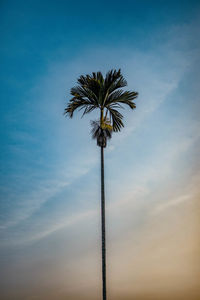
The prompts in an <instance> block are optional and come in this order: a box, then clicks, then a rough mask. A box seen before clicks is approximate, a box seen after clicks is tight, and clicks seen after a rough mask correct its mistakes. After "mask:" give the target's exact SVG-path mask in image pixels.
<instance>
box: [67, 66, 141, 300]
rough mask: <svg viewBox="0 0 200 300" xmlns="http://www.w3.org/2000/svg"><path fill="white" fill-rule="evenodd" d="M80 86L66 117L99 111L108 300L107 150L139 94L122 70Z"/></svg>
mask: <svg viewBox="0 0 200 300" xmlns="http://www.w3.org/2000/svg"><path fill="white" fill-rule="evenodd" d="M77 84H78V85H77V86H75V87H73V88H72V89H71V95H72V96H73V97H72V99H71V100H70V102H69V103H68V104H67V107H66V108H65V112H64V114H66V115H68V116H69V117H70V118H72V117H73V114H74V111H75V110H77V109H78V110H83V114H82V115H83V116H84V115H85V114H87V113H89V112H91V111H93V110H95V109H99V111H100V118H99V120H97V121H91V125H92V131H91V132H92V137H93V138H94V139H96V140H97V145H98V146H99V147H100V148H101V238H102V282H103V284H102V295H103V300H106V234H105V192H104V148H105V147H106V145H107V139H110V138H111V136H112V132H118V131H120V130H121V128H122V127H124V124H123V122H122V119H123V115H122V114H121V113H120V112H119V111H118V109H120V108H123V105H128V106H129V107H130V108H131V109H135V108H136V105H135V103H134V102H133V100H134V99H135V98H136V97H137V96H138V93H137V92H134V91H124V90H123V89H122V88H123V87H125V86H126V85H127V82H126V80H125V79H124V77H123V75H122V74H121V70H120V69H119V70H118V71H117V70H110V71H109V72H107V74H106V76H105V78H104V77H103V75H102V73H101V72H96V73H95V72H93V73H92V74H91V75H86V76H83V75H82V76H80V77H79V78H78V80H77Z"/></svg>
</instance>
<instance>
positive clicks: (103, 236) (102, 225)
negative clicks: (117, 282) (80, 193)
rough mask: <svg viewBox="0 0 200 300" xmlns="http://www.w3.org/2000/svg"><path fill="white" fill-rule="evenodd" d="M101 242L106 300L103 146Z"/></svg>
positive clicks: (104, 295)
mask: <svg viewBox="0 0 200 300" xmlns="http://www.w3.org/2000/svg"><path fill="white" fill-rule="evenodd" d="M101 242H102V283H103V286H102V295H103V300H106V228H105V191H104V148H103V147H102V146H101Z"/></svg>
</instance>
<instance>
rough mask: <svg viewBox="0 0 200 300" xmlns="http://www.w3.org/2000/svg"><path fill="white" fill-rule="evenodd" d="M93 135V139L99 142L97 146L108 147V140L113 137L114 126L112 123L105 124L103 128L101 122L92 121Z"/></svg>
mask: <svg viewBox="0 0 200 300" xmlns="http://www.w3.org/2000/svg"><path fill="white" fill-rule="evenodd" d="M91 126H92V129H91V134H92V138H93V139H95V140H97V145H98V146H100V147H106V144H107V140H108V139H111V137H112V126H111V125H110V123H106V122H104V125H103V127H102V126H101V125H100V121H91Z"/></svg>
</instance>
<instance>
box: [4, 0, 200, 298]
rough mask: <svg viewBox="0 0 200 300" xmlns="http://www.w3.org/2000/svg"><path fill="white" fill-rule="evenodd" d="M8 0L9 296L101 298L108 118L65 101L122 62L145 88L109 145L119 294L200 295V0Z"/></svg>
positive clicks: (111, 231) (114, 279)
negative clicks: (67, 113) (71, 111)
mask: <svg viewBox="0 0 200 300" xmlns="http://www.w3.org/2000/svg"><path fill="white" fill-rule="evenodd" d="M0 7H1V9H0V11H1V12H0V14H1V17H0V24H1V35H0V38H1V50H0V53H1V55H0V57H1V58H0V59H1V70H0V76H1V81H0V91H1V113H2V114H1V129H2V130H1V133H0V135H1V174H0V178H1V185H0V188H1V202H0V238H1V246H0V253H1V270H2V271H3V278H4V279H3V280H2V282H1V290H2V295H3V297H4V298H3V299H20V300H23V299H42V300H45V299H60V300H62V299H66V298H67V299H69V298H70V299H76V300H78V299H79V298H81V299H84V297H85V298H86V299H90V298H91V299H100V247H99V243H100V232H99V231H100V229H99V228H100V218H99V209H100V204H99V201H100V174H99V172H100V170H99V168H100V166H99V159H100V155H99V149H98V148H97V147H96V143H95V142H94V141H93V140H92V139H91V136H90V120H91V119H95V118H96V117H97V115H96V113H91V115H88V116H86V117H85V118H83V119H81V118H80V117H81V116H80V115H79V114H78V113H77V114H76V115H75V117H74V118H73V119H72V120H71V119H67V118H65V117H64V116H63V111H64V107H65V106H66V104H67V102H68V100H69V99H70V88H71V87H72V86H74V85H75V84H76V79H77V77H78V76H79V75H81V74H87V73H90V72H92V71H99V70H100V71H102V72H103V73H104V74H105V73H106V72H107V71H108V70H110V69H111V68H121V69H122V73H123V74H124V76H125V78H126V79H127V81H128V89H132V90H136V91H138V92H139V97H138V99H137V100H136V104H137V109H136V110H135V111H134V112H132V111H128V110H126V111H125V110H124V111H123V113H124V116H125V125H126V127H125V128H124V129H123V130H122V131H121V132H120V133H119V134H114V135H113V138H112V140H111V141H110V142H109V145H108V147H107V149H106V153H105V171H106V174H105V177H106V201H107V202H106V203H107V231H108V234H107V239H108V262H109V265H110V267H109V269H108V280H109V286H110V291H109V293H110V297H111V299H113V298H114V299H119V300H120V299H125V298H126V299H127V300H129V299H133V297H134V296H136V295H137V297H140V298H138V299H146V298H145V297H146V296H147V295H148V296H152V297H154V299H155V297H156V296H158V297H159V299H160V300H162V299H165V297H167V299H169V297H172V298H173V299H174V298H175V297H176V295H177V297H178V295H179V296H181V297H182V299H183V295H181V287H182V286H183V284H184V286H185V290H184V291H182V292H183V293H184V295H186V297H187V295H190V297H191V295H193V293H194V294H195V293H198V292H199V291H198V289H197V286H198V283H197V282H196V279H195V278H198V276H197V275H199V273H198V272H199V270H197V268H196V267H195V261H196V259H197V258H196V256H195V253H196V252H197V245H196V244H197V242H196V240H197V238H196V236H197V235H196V234H197V227H198V226H197V220H196V219H197V215H196V211H197V208H198V204H197V199H198V197H199V191H198V182H199V175H200V173H199V165H198V164H199V163H198V147H199V111H200V109H199V92H200V91H199V84H198V80H197V79H198V78H199V51H200V41H199V32H198V31H199V25H200V24H199V15H200V6H199V3H198V1H124V2H123V3H121V1H109V3H106V1H101V2H97V1H86V2H81V1H77V2H72V1H48V2H46V1H43V2H42V3H40V2H39V1H2V2H1V4H0ZM183 220H184V222H183ZM152 249H154V250H152ZM183 266H184V267H183ZM182 267H183V269H184V271H182V272H180V269H181V268H182ZM16 274H20V275H19V276H17V275H16ZM157 276H158V277H159V278H161V279H160V280H159V287H158V286H157V282H158V277H157ZM173 276H176V280H173ZM150 278H151V279H150ZM166 278H168V279H166ZM133 283H134V284H133ZM144 286H145V289H144ZM47 290H48V291H47ZM168 293H169V294H168ZM187 293H188V294H187ZM157 294H158V295H157ZM80 295H81V296H80ZM116 295H117V296H116ZM51 297H52V298H51ZM120 297H121V298H120ZM142 297H143V298H142ZM194 297H195V296H194ZM194 299H195V298H194Z"/></svg>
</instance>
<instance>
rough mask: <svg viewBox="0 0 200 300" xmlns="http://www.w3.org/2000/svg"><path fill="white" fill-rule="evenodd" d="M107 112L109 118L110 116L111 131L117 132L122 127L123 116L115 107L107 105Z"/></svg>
mask: <svg viewBox="0 0 200 300" xmlns="http://www.w3.org/2000/svg"><path fill="white" fill-rule="evenodd" d="M107 109H108V111H109V113H110V118H111V121H112V122H111V125H112V127H113V131H114V132H117V131H120V129H121V128H122V127H124V123H123V122H122V119H123V116H122V114H120V112H118V111H117V110H116V109H114V108H112V107H107Z"/></svg>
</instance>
